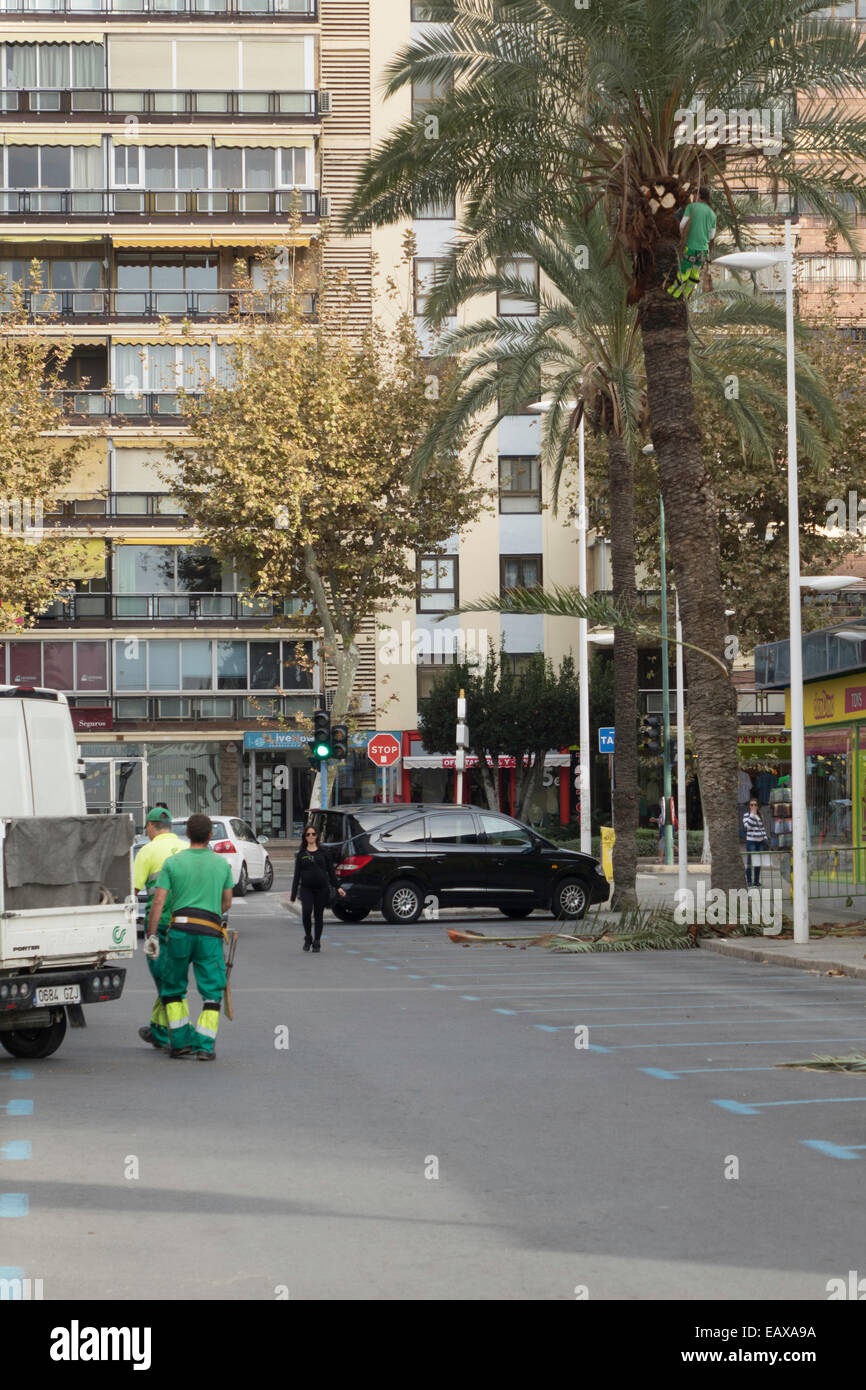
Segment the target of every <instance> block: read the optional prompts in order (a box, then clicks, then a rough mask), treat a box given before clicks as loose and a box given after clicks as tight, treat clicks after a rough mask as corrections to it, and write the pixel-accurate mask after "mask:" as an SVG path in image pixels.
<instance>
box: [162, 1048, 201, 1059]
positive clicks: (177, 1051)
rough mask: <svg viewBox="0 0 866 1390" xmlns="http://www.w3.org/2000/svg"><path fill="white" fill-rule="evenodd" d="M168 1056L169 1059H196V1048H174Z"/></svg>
mask: <svg viewBox="0 0 866 1390" xmlns="http://www.w3.org/2000/svg"><path fill="white" fill-rule="evenodd" d="M168 1055H169V1057H183V1058H192V1057H195V1048H194V1047H173V1048H172V1049H171V1051H170V1052H169V1054H168Z"/></svg>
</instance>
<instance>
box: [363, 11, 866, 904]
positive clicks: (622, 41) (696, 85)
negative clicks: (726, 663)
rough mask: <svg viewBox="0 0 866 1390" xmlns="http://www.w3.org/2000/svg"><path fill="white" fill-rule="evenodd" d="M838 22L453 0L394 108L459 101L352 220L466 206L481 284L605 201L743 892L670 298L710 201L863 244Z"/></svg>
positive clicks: (858, 51)
mask: <svg viewBox="0 0 866 1390" xmlns="http://www.w3.org/2000/svg"><path fill="white" fill-rule="evenodd" d="M822 8H823V0H795V2H794V3H791V0H719V3H717V4H714V5H713V6H711V7H707V6H706V5H704V4H702V3H700V0H593V3H592V4H590V5H588V6H586V7H578V6H575V5H574V4H573V0H496V3H493V0H450V3H448V4H444V5H442V6H441V7H440V6H437V13H440V14H441V17H442V18H443V19H449V20H450V21H451V23H450V25H449V26H448V27H440V28H437V29H436V30H430V31H427V32H425V33H424V34H423V35H422V36H419V37H418V38H417V39H416V40H415V41H414V42H413V43H412V45H411V46H410V47H409V48H408V49H407V50H406V51H405V52H404V53H402V54H401V55H399V56H398V57H397V58H396V59H395V60H394V62H393V63H392V65H391V68H390V70H389V74H388V91H389V92H396V91H398V90H400V89H401V88H403V87H405V86H408V85H409V84H410V83H412V82H413V81H415V82H418V81H431V80H432V81H435V82H436V83H437V84H438V86H439V88H440V90H441V91H442V92H443V95H442V96H441V97H440V98H439V99H438V100H437V101H435V102H433V103H431V104H429V105H425V109H424V110H423V111H422V112H420V113H419V114H418V115H417V116H416V117H414V118H413V119H412V120H410V121H408V122H406V123H404V124H403V125H401V126H400V127H399V128H398V129H397V130H396V131H395V132H394V133H393V134H392V135H391V136H390V138H389V139H388V140H386V141H385V142H384V144H383V145H382V146H381V147H380V148H379V149H378V150H377V151H376V153H375V154H374V155H373V156H372V157H371V159H370V160H369V161H368V164H367V166H366V169H365V171H364V174H363V175H362V178H361V180H360V183H359V188H358V191H357V193H356V195H355V198H354V202H353V205H352V207H351V209H350V211H349V214H348V216H347V219H346V226H347V228H348V229H351V230H353V231H361V230H363V229H365V228H368V227H370V226H372V225H381V224H385V223H390V222H393V221H397V220H400V219H402V218H404V217H408V216H411V215H412V212H413V209H414V208H415V207H416V206H417V205H418V203H426V202H429V201H434V200H438V201H441V200H443V199H448V198H451V197H454V196H459V197H460V198H461V199H462V200H463V205H464V207H465V215H464V217H463V223H462V228H461V233H460V236H459V237H458V240H457V243H456V245H455V248H454V253H453V257H452V262H453V266H454V269H455V273H456V274H461V273H468V274H471V275H473V276H474V275H477V274H478V272H479V271H480V270H482V269H483V268H484V266H485V265H486V264H487V263H488V262H489V261H490V259H491V257H497V256H503V255H508V254H509V249H510V246H511V245H512V244H514V239H515V237H516V236H517V234H518V233H519V231H520V229H521V228H522V227H525V226H528V225H532V224H534V225H539V226H543V227H545V228H553V227H555V226H556V225H557V224H558V223H559V222H560V221H561V217H562V210H563V207H564V206H568V205H569V204H570V203H572V202H573V199H574V195H575V192H576V191H577V190H583V191H584V193H585V194H586V196H587V200H588V204H589V205H596V204H598V203H599V202H602V203H603V205H604V207H605V210H606V212H607V214H608V217H609V226H610V248H609V254H610V255H611V256H612V257H613V258H614V259H615V260H616V261H617V262H618V264H619V265H620V266H621V269H622V272H623V290H624V292H625V290H626V288H627V289H628V295H627V297H628V300H629V302H631V303H634V304H636V305H637V306H638V322H639V326H640V332H641V341H642V347H643V355H644V365H645V371H646V384H647V399H648V405H649V412H650V418H651V433H652V440H653V444H654V446H655V450H656V456H657V460H658V469H659V479H660V483H661V490H662V494H663V497H664V501H665V508H666V512H667V519H668V534H669V542H670V548H671V556H672V562H673V569H674V571H675V575H676V582H677V586H678V590H679V595H680V607H681V613H682V620H683V627H684V631H685V634H686V637H687V639H688V641H690V642H691V643H692V644H693V645H694V647H695V648H700V649H701V651H703V652H709V653H711V654H712V655H713V657H714V658H715V659H716V660H715V661H712V662H711V661H709V660H707V659H706V658H704V657H702V656H699V655H698V654H697V653H696V652H691V653H689V657H688V667H689V694H690V713H691V720H692V729H693V733H694V739H695V746H696V750H697V753H698V756H699V759H700V765H701V776H702V784H703V785H704V787H705V789H706V792H707V795H706V798H705V803H704V809H705V814H706V817H707V820H708V822H709V827H710V833H711V837H712V844H713V881H714V883H715V884H717V886H719V887H722V888H732V887H738V886H740V884H741V882H742V863H741V859H740V849H739V840H738V831H737V826H736V818H735V815H734V807H735V805H736V780H737V757H736V737H737V710H736V695H735V691H734V688H733V685H732V683H731V681H730V679H724V680H720V679H719V677H718V669H717V665H716V661H718V660H723V659H724V651H725V638H726V635H727V634H726V627H727V622H726V618H725V606H726V597H725V594H724V591H723V587H722V577H721V557H720V548H721V547H720V537H719V526H718V515H717V514H718V503H717V498H716V495H715V490H714V487H713V482H712V474H711V473H709V472H708V470H707V468H706V465H705V461H704V457H703V451H702V441H701V430H700V427H699V422H698V415H697V411H696V407H695V395H694V389H693V384H692V372H691V366H690V360H689V354H690V341H689V311H688V307H687V304H686V303H685V301H684V300H683V299H682V298H675V297H674V296H673V295H672V294H671V293H669V291H670V290H672V289H673V288H674V286H675V282H676V279H677V275H678V271H679V266H680V260H681V254H682V235H681V228H680V222H679V220H678V213H680V212H681V211H682V210H683V209H684V208H685V207H686V205H687V204H688V202H689V200H690V199H691V198H692V197H693V195H694V193H695V192H696V190H697V189H698V188H699V187H700V186H702V185H705V184H706V185H709V187H710V189H711V193H713V194H714V195H715V199H714V200H715V206H716V210H717V212H718V214H719V220H720V226H721V232H722V233H723V234H724V233H727V232H730V233H732V234H733V236H734V238H735V239H736V240H737V241H738V242H740V241H741V240H742V239H743V236H744V235H745V234H746V232H747V228H746V224H745V223H744V217H745V216H747V215H753V214H755V213H756V212H758V211H764V212H766V211H767V209H768V207H769V208H772V207H773V206H775V204H776V198H777V195H778V193H779V191H780V190H782V192H783V193H785V194H790V195H791V196H793V197H796V198H799V199H800V200H801V201H804V200H808V201H809V203H810V204H811V205H812V206H813V207H814V208H815V209H816V211H817V212H818V214H819V215H820V216H822V217H824V218H826V219H827V220H828V221H829V222H830V224H831V225H832V226H833V227H834V228H836V229H837V230H838V233H839V235H840V236H841V237H842V238H843V239H844V240H845V241H846V242H847V243H848V244H849V245H851V246H853V243H854V241H855V228H854V222H855V219H854V217H853V216H852V214H851V213H850V212H848V211H847V210H846V208H847V206H849V205H851V204H853V207H854V209H855V210H856V211H859V212H864V211H866V182H864V178H863V173H862V160H863V156H864V154H866V120H864V119H863V117H862V116H860V115H859V114H856V113H853V112H852V110H851V106H850V102H849V103H846V101H845V97H846V94H847V93H848V92H850V91H851V90H857V89H858V88H860V87H861V86H862V85H863V79H864V74H866V47H864V45H863V44H862V41H861V36H860V34H859V31H858V29H857V27H856V26H855V25H851V24H849V23H847V22H846V21H844V20H841V21H839V20H834V19H831V18H828V17H826V16H823V15H821V14H820V11H821V10H822ZM702 104H703V108H702ZM702 109H703V112H704V117H705V118H702V117H701V115H700V113H701V110H702ZM763 110H769V111H771V112H772V113H773V131H772V132H771V133H770V134H771V137H772V138H765V135H764V132H763V131H762V130H761V129H760V128H758V129H756V128H755V127H754V125H753V124H752V123H750V120H749V112H751V111H758V112H760V111H763ZM716 113H718V114H717V115H716ZM743 113H744V114H745V118H746V119H745V126H744V123H743V120H742V119H741V116H742V115H743ZM689 116H691V119H689ZM777 116H778V117H779V119H778V120H777V119H776V117H777ZM759 123H760V118H759ZM779 127H780V128H779ZM777 134H778V138H776V135H777ZM434 311H435V306H434Z"/></svg>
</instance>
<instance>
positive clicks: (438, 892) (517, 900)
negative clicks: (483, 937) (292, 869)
mask: <svg viewBox="0 0 866 1390" xmlns="http://www.w3.org/2000/svg"><path fill="white" fill-rule="evenodd" d="M308 820H309V821H310V822H312V824H313V825H314V826H315V827H316V829H317V830H318V832H319V838H320V842H321V844H322V846H323V848H324V849H326V850H327V851H328V853H329V854H330V855H331V856H332V858H333V860H334V864H335V868H336V872H337V877H338V879H339V881H340V885H341V887H342V888H344V889H345V891H346V896H345V898H339V899H338V900H337V902H336V905H335V906H334V909H333V910H334V912H335V913H336V915H337V916H338V917H340V918H342V919H343V921H346V922H361V921H363V919H364V918H365V917H366V916H367V915H368V914H369V913H370V912H372V911H373V910H374V909H378V910H380V911H381V912H382V914H383V915H384V917H385V918H386V920H387V921H389V922H397V923H408V922H416V921H417V920H418V918H419V917H420V916H421V914H422V913H423V912H425V910H427V911H428V913H429V910H430V909H431V908H438V907H496V908H498V909H499V911H500V912H502V913H504V915H505V916H506V917H518V918H519V917H528V916H529V914H530V913H531V912H532V911H534V909H535V908H538V907H541V908H546V909H547V910H548V911H550V912H552V913H553V915H554V917H560V918H561V917H582V916H583V915H584V913H585V912H586V910H587V908H588V907H589V906H590V904H591V903H604V902H607V899H608V896H609V892H610V888H609V885H608V882H607V879H606V878H605V876H604V873H603V871H602V868H601V865H600V863H599V862H598V860H597V859H593V858H592V857H591V856H590V855H587V854H579V853H578V852H577V851H575V850H570V849H561V848H559V846H557V845H555V844H553V843H552V841H550V840H546V839H545V838H544V837H543V836H542V835H539V834H538V833H537V831H535V830H531V829H530V828H529V827H528V826H526V825H522V824H521V823H520V822H519V821H516V820H512V819H511V817H510V816H504V815H502V813H501V812H499V811H486V810H483V809H482V808H480V807H478V806H445V805H431V804H429V803H420V802H419V803H416V804H412V805H408V804H395V805H377V804H370V805H355V806H338V807H335V808H334V809H333V810H327V811H320V810H316V811H311V812H310V813H309V816H308ZM429 915H432V913H430V914H429Z"/></svg>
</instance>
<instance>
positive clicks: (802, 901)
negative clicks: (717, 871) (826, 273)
mask: <svg viewBox="0 0 866 1390" xmlns="http://www.w3.org/2000/svg"><path fill="white" fill-rule="evenodd" d="M785 346H786V355H787V385H788V622H789V644H788V645H789V647H790V651H791V658H790V660H791V816H792V825H791V829H792V836H791V839H792V844H791V869H792V883H791V893H792V897H793V903H792V909H793V914H794V940H795V941H796V942H805V941H808V940H809V871H808V851H807V841H806V744H805V732H804V721H803V634H802V616H801V610H800V502H799V495H798V487H797V379H796V367H795V359H794V243H793V238H792V235H791V221H790V218H787V219H786V220H785Z"/></svg>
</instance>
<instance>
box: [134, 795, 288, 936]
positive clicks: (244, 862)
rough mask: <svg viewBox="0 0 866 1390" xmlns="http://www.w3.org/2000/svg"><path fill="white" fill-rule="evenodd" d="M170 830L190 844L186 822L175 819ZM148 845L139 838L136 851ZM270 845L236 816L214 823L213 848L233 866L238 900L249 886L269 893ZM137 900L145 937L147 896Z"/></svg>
mask: <svg viewBox="0 0 866 1390" xmlns="http://www.w3.org/2000/svg"><path fill="white" fill-rule="evenodd" d="M171 828H172V830H173V831H174V833H175V835H180V837H181V839H182V840H183V841H184V843H187V839H186V820H185V819H181V820H173V821H172V823H171ZM146 843H147V837H146V836H144V835H137V836H136V837H135V840H134V841H133V851H134V852H137V851H138V850H139V849H140V847H141V845H143V844H146ZM267 843H268V842H267V840H266V839H265V838H264V837H263V838H262V839H258V838H257V837H256V836H255V835H254V834H253V832H252V828H251V827H250V826H249V825H248V824H247V822H246V821H243V820H238V819H237V818H236V817H234V816H219V817H218V818H216V819H215V820H214V822H213V835H212V836H211V841H210V847H211V849H212V850H215V851H216V853H217V854H225V855H226V856H227V858H228V861H229V863H230V864H231V866H232V874H233V876H234V892H235V896H236V897H238V898H243V897H245V896H246V894H247V893H248V892H249V889H250V884H252V886H253V888H255V889H257V890H258V891H259V892H266V891H267V890H268V889H269V888H271V887H273V882H274V866H273V864H272V863H271V861H270V858H269V856H268V855H267V854H266V852H265V848H264V847H265V845H266V844H267ZM137 899H138V901H137V913H136V920H137V927H138V935H139V936H144V932H145V928H146V925H147V924H146V922H145V913H146V911H147V893H146V892H144V891H142V892H140V893H139V894H138V895H137Z"/></svg>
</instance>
